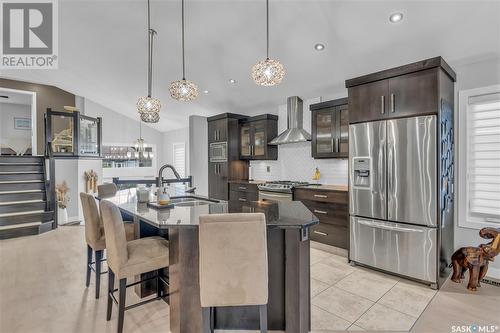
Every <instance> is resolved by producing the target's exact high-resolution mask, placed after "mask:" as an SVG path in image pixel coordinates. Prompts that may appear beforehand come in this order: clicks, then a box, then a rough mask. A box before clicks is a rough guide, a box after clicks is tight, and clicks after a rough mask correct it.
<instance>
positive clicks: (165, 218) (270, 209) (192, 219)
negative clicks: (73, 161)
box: [106, 189, 319, 229]
mask: <svg viewBox="0 0 500 333" xmlns="http://www.w3.org/2000/svg"><path fill="white" fill-rule="evenodd" d="M187 196H191V197H196V198H198V199H201V201H200V202H197V203H195V204H194V205H193V204H191V205H183V204H182V203H178V204H177V205H176V206H174V208H171V209H159V210H158V209H154V208H150V207H148V205H147V204H146V203H138V202H137V197H136V195H135V189H130V190H122V191H118V192H117V194H116V195H115V196H114V197H112V198H108V199H106V200H109V201H112V202H114V203H115V204H116V205H118V208H120V210H121V211H122V212H124V213H126V214H129V215H132V216H133V217H135V218H138V219H139V220H141V221H144V222H146V223H148V224H150V225H152V226H154V227H157V228H160V229H169V228H174V227H197V226H198V223H199V216H200V215H203V214H224V213H257V212H262V213H264V214H265V215H266V222H267V226H268V227H269V228H282V229H288V228H307V227H310V226H312V225H314V224H317V223H319V220H318V218H317V217H316V216H314V214H313V213H311V211H310V210H309V209H307V207H306V206H304V204H302V202H300V201H292V202H274V201H252V202H241V201H222V200H221V201H219V200H212V199H209V198H206V197H202V196H197V195H192V194H187ZM171 198H172V199H174V198H175V197H171ZM203 200H206V201H203Z"/></svg>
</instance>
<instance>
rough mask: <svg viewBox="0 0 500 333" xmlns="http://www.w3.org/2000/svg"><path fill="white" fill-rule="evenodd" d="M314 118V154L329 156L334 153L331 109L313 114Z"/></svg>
mask: <svg viewBox="0 0 500 333" xmlns="http://www.w3.org/2000/svg"><path fill="white" fill-rule="evenodd" d="M314 117H315V118H316V119H315V121H316V153H317V154H329V153H332V152H334V149H335V146H334V137H333V134H334V124H335V113H334V111H333V109H325V110H321V111H317V112H315V113H314Z"/></svg>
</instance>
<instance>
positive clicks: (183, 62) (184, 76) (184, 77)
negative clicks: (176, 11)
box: [181, 0, 186, 80]
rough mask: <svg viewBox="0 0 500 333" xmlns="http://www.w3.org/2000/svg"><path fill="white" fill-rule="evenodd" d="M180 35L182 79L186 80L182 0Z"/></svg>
mask: <svg viewBox="0 0 500 333" xmlns="http://www.w3.org/2000/svg"><path fill="white" fill-rule="evenodd" d="M181 12H182V14H181V26H182V28H181V31H182V32H181V33H182V79H183V80H185V79H186V65H185V56H184V0H181Z"/></svg>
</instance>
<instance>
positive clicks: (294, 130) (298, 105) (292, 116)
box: [269, 96, 311, 145]
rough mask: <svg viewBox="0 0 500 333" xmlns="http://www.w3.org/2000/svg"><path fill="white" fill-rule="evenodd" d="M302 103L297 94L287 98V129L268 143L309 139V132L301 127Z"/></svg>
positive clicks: (274, 143) (284, 142) (279, 143)
mask: <svg viewBox="0 0 500 333" xmlns="http://www.w3.org/2000/svg"><path fill="white" fill-rule="evenodd" d="M302 105H303V102H302V99H300V97H298V96H291V97H288V98H287V100H286V113H287V124H288V125H287V129H286V130H285V131H284V132H283V133H281V134H280V135H278V136H277V137H276V138H274V139H273V140H272V141H271V142H269V144H270V145H283V144H286V143H296V142H305V141H311V134H309V133H307V131H306V130H304V129H303V128H302V119H303V113H304V110H303V109H302Z"/></svg>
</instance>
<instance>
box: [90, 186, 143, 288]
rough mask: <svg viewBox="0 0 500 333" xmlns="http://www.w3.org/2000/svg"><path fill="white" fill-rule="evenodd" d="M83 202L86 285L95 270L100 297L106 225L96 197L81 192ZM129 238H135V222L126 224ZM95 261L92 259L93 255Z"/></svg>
mask: <svg viewBox="0 0 500 333" xmlns="http://www.w3.org/2000/svg"><path fill="white" fill-rule="evenodd" d="M80 201H81V203H82V209H83V218H84V220H85V240H86V241H87V277H86V281H85V286H86V287H88V286H89V285H90V275H91V271H94V272H95V298H99V290H100V287H101V274H104V273H105V272H104V273H102V271H101V267H102V265H101V263H102V261H104V259H103V253H104V250H105V249H106V240H105V237H104V227H103V225H102V219H101V216H100V214H99V210H98V209H97V204H96V201H95V198H94V197H93V196H92V195H90V194H87V193H84V192H81V193H80ZM124 228H125V230H126V232H125V233H126V238H127V240H132V239H134V224H133V223H127V224H126V225H125V226H124ZM93 255H94V257H95V261H92V257H93Z"/></svg>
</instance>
